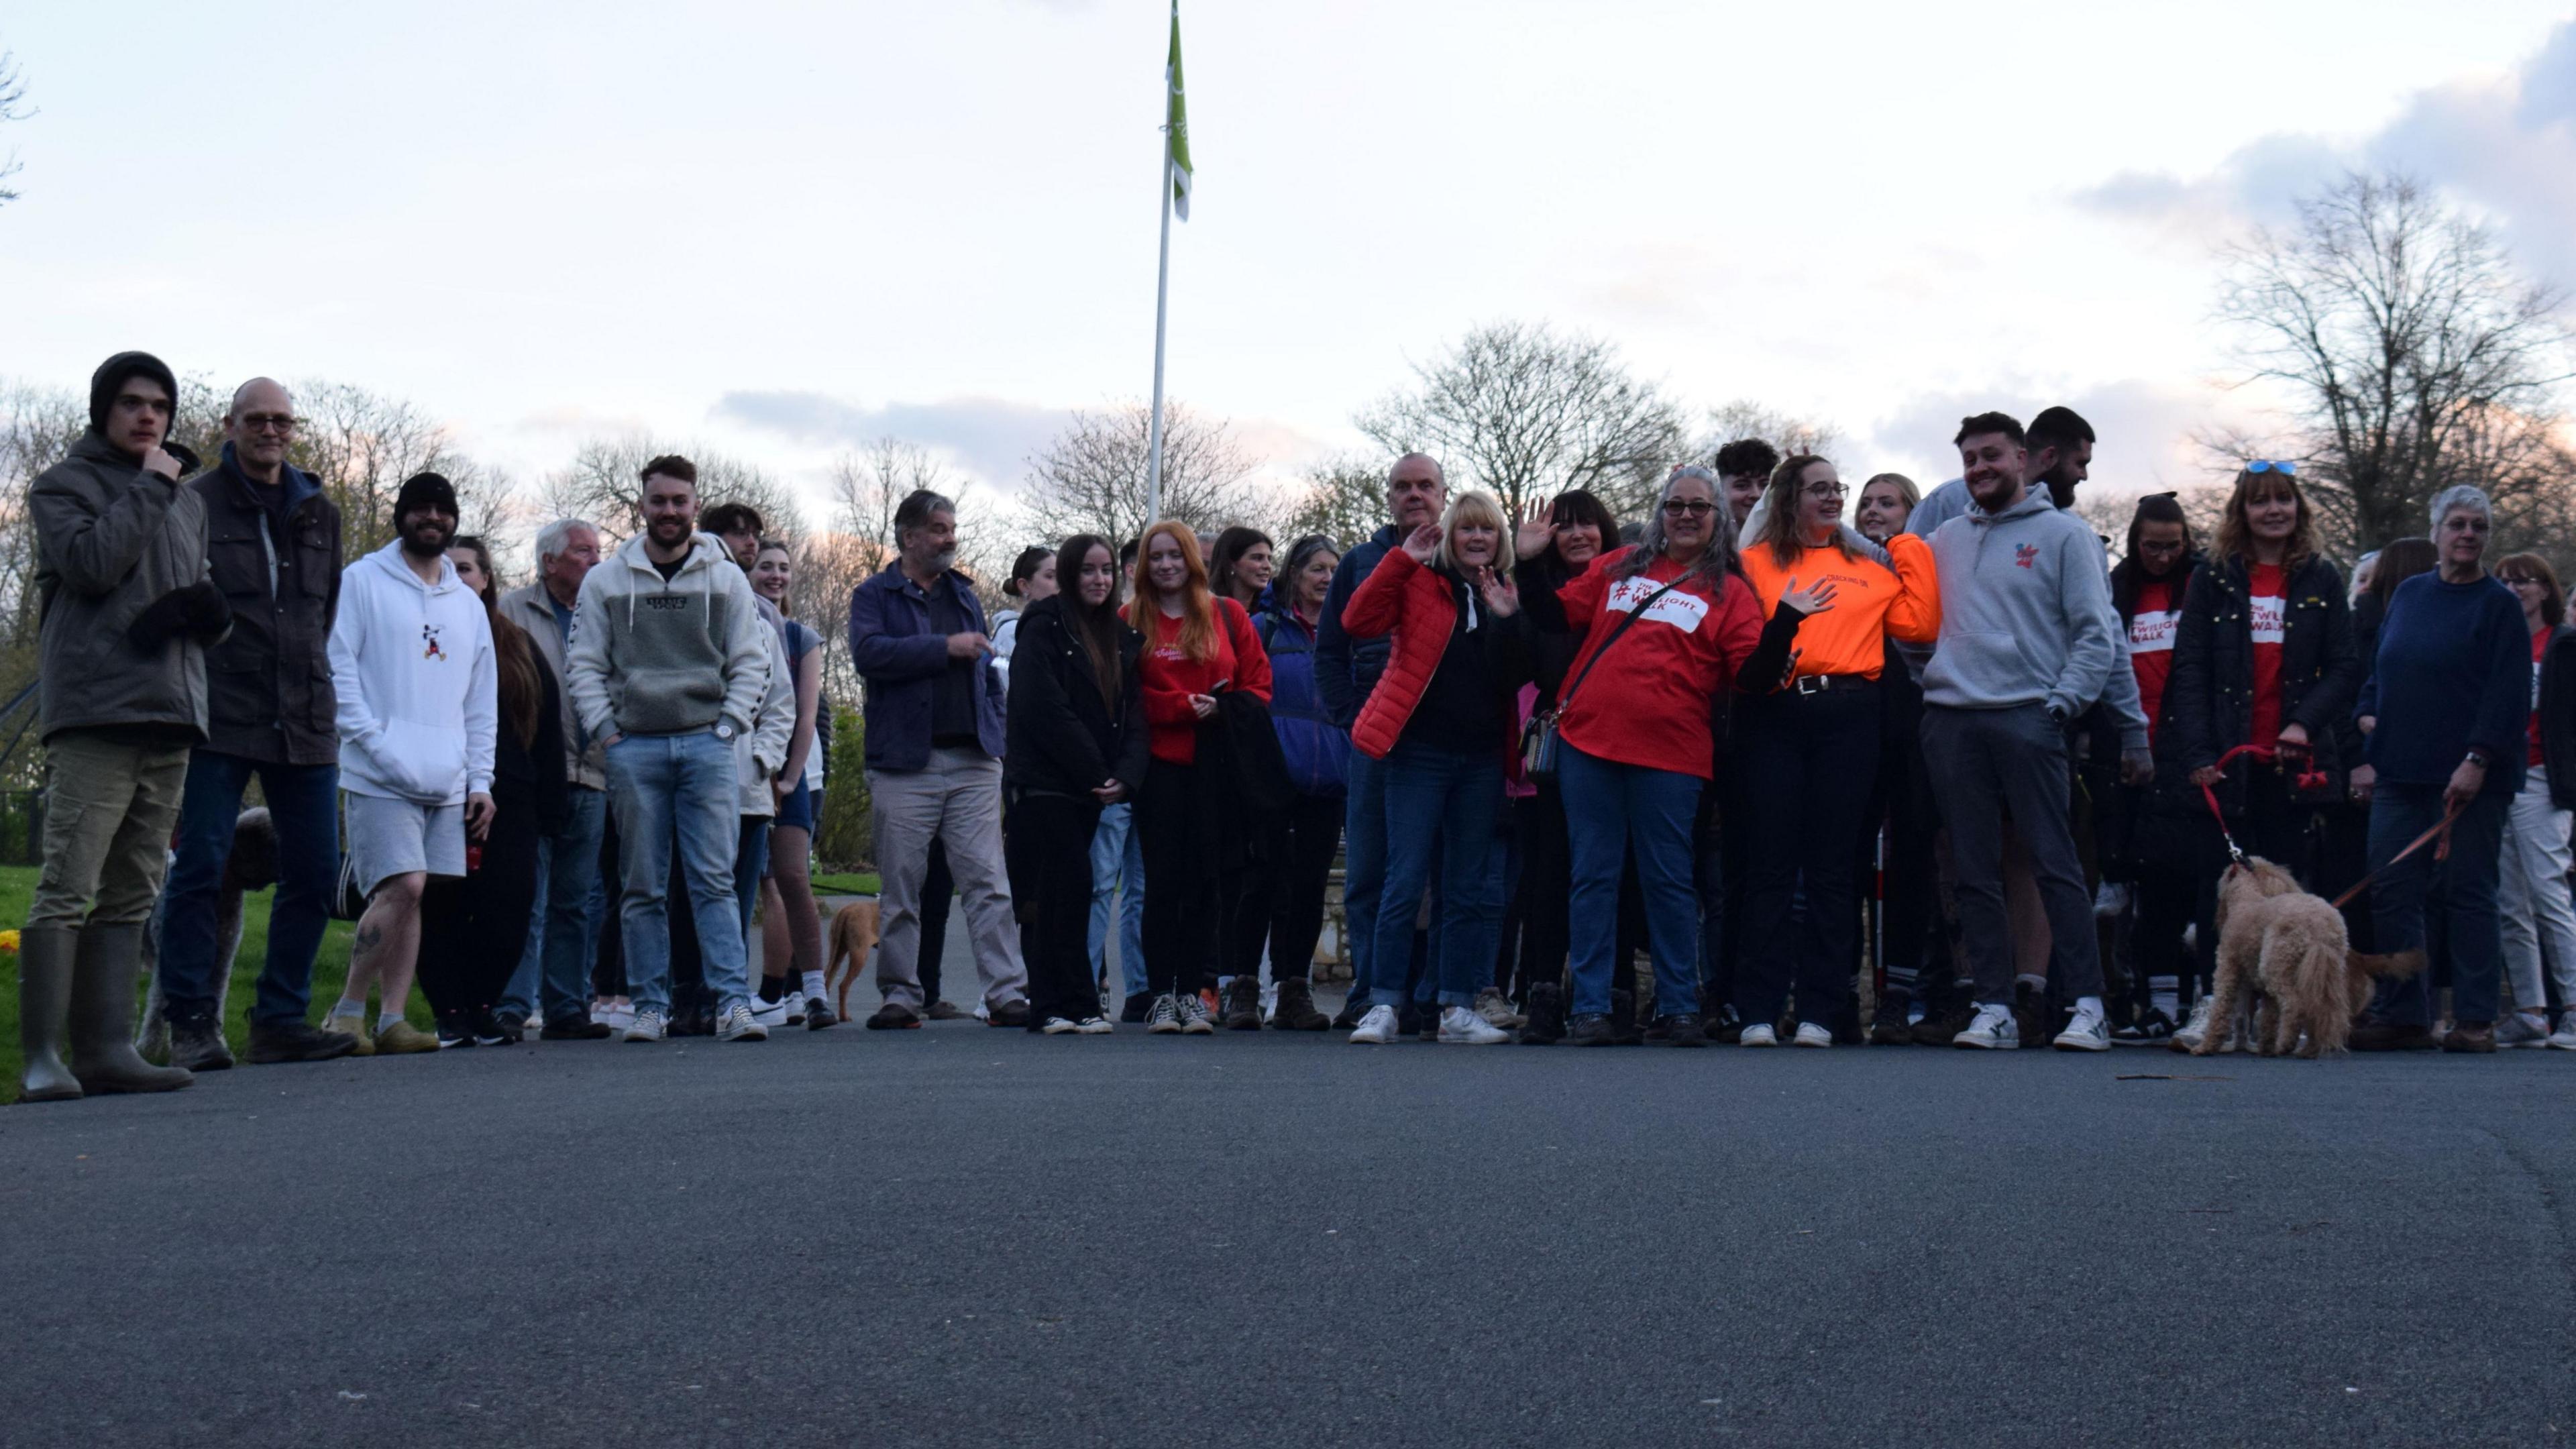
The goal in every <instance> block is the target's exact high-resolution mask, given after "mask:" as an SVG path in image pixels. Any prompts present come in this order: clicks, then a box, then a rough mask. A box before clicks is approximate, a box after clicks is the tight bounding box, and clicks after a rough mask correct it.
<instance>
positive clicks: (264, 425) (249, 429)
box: [241, 413, 295, 433]
mask: <svg viewBox="0 0 2576 1449" xmlns="http://www.w3.org/2000/svg"><path fill="white" fill-rule="evenodd" d="M241 425H242V431H243V432H246V433H291V432H294V431H295V417H294V415H293V414H291V413H244V414H242V419H241Z"/></svg>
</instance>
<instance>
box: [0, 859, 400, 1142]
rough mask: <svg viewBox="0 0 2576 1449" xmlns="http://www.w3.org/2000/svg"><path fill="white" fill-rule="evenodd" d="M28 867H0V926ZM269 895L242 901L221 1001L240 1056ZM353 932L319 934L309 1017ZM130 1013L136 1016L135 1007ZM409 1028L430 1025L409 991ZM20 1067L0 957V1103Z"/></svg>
mask: <svg viewBox="0 0 2576 1449" xmlns="http://www.w3.org/2000/svg"><path fill="white" fill-rule="evenodd" d="M35 891H36V868H35V867H34V866H24V865H18V866H0V925H7V926H20V925H24V924H25V922H26V919H27V906H28V903H29V901H31V900H32V899H33V898H34V896H35ZM271 894H272V893H271V892H269V891H260V892H258V893H257V894H255V895H252V896H250V897H248V898H247V899H245V900H244V901H243V902H242V943H241V951H240V952H239V954H237V955H235V956H234V957H233V983H232V989H231V990H230V991H228V992H226V993H225V998H224V1036H225V1038H226V1039H227V1040H229V1041H230V1042H231V1043H232V1047H233V1054H234V1055H235V1056H239V1055H241V1053H242V1052H243V1050H244V1049H245V1048H247V1047H248V1045H249V1042H250V1006H251V1000H252V998H253V997H254V996H255V995H256V994H257V992H258V986H257V983H258V981H259V973H260V968H261V967H262V966H263V965H264V964H266V962H267V960H268V902H269V897H270V895H271ZM353 929H354V927H353V926H352V925H351V923H349V922H347V921H333V922H332V923H331V927H330V929H329V930H328V931H327V932H325V933H324V934H323V937H322V949H321V951H320V952H319V953H318V954H317V955H316V956H315V957H314V961H313V1001H314V1007H313V1010H314V1013H315V1014H316V1019H317V1020H318V1019H319V1017H318V1014H319V1013H320V1012H323V1011H328V1010H329V1009H330V1004H331V1003H332V1002H334V1001H337V1000H339V998H340V987H341V985H342V984H343V983H345V982H346V981H347V980H348V979H349V937H350V933H351V931H352V930H353ZM135 1009H136V1012H137V1014H138V1016H139V1015H140V1013H141V1010H142V1008H141V1005H140V1004H139V1002H138V1004H137V1006H136V1008H135ZM403 1014H404V1015H405V1016H406V1017H408V1018H409V1019H410V1021H411V1023H412V1024H413V1025H414V1026H418V1027H422V1028H424V1029H426V1028H427V1027H429V1026H430V1025H431V1024H432V1022H431V1018H430V1014H429V1007H428V1005H427V1004H426V1003H424V1002H423V1001H422V1000H421V998H420V993H419V992H417V991H414V992H413V993H412V999H411V1002H410V1004H409V1006H408V1007H407V1008H406V1009H405V1011H404V1013H403ZM25 1065H26V1061H25V1058H24V1057H23V1056H22V1055H21V1054H20V1051H19V1046H18V958H17V956H15V955H14V954H12V955H5V956H0V1099H5V1100H8V1101H15V1100H17V1096H18V1077H19V1073H20V1072H21V1071H22V1070H24V1068H25Z"/></svg>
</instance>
